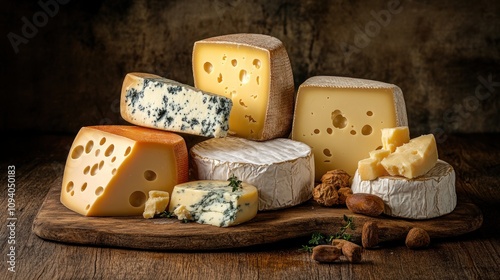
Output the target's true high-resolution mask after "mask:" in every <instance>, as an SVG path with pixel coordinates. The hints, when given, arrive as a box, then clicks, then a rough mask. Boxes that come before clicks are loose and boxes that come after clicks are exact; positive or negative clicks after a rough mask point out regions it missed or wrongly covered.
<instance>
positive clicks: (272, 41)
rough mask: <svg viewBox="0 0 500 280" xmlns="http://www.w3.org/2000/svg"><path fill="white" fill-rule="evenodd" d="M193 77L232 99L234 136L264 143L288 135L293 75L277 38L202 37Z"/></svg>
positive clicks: (196, 47) (205, 88) (231, 130)
mask: <svg viewBox="0 0 500 280" xmlns="http://www.w3.org/2000/svg"><path fill="white" fill-rule="evenodd" d="M193 76H194V83H195V86H196V87H197V88H199V89H201V90H203V91H207V92H212V93H215V94H219V95H223V96H226V97H229V98H231V99H232V102H233V107H232V109H231V114H230V116H229V134H230V135H233V136H238V137H242V138H247V139H251V140H258V141H263V140H269V139H273V138H278V137H287V136H288V133H289V132H290V129H291V124H292V115H293V102H294V101H293V100H294V83H293V74H292V68H291V65H290V61H289V58H288V54H287V52H286V50H285V47H284V46H283V44H282V42H281V41H280V40H278V39H277V38H274V37H271V36H267V35H261V34H230V35H225V36H219V37H213V38H208V39H204V40H200V41H197V42H195V44H194V48H193Z"/></svg>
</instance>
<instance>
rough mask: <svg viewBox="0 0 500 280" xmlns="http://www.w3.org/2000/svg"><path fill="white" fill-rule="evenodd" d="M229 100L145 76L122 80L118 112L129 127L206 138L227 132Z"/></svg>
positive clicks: (140, 74) (157, 77) (229, 110)
mask: <svg viewBox="0 0 500 280" xmlns="http://www.w3.org/2000/svg"><path fill="white" fill-rule="evenodd" d="M231 107H232V101H231V99H229V98H226V97H223V96H219V95H215V94H212V93H207V92H203V91H201V90H199V89H195V88H193V87H191V86H188V85H183V84H181V83H178V82H175V81H172V80H168V79H165V78H163V77H160V76H156V75H152V74H147V73H129V74H127V76H126V77H125V79H124V81H123V86H122V93H121V99H120V112H121V115H122V117H123V119H125V120H126V121H128V122H129V123H132V124H136V125H140V126H144V127H151V128H157V129H163V130H169V131H174V132H182V133H188V134H194V135H200V136H205V137H224V136H226V135H227V132H228V129H229V113H230V112H231Z"/></svg>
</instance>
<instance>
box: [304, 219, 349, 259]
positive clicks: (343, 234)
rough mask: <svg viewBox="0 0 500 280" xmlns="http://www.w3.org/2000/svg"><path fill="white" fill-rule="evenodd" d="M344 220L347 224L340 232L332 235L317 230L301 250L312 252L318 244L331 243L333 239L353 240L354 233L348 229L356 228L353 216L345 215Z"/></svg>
mask: <svg viewBox="0 0 500 280" xmlns="http://www.w3.org/2000/svg"><path fill="white" fill-rule="evenodd" d="M343 220H344V222H346V224H345V225H344V226H342V227H341V228H340V230H339V231H338V232H336V233H335V234H332V235H323V234H321V233H319V232H315V233H313V234H312V236H311V239H310V240H309V242H308V243H307V245H302V248H301V249H299V250H300V251H306V252H312V249H313V248H314V247H315V246H318V245H325V244H330V243H331V242H332V240H333V239H345V240H347V241H349V240H351V238H352V234H349V233H347V230H355V229H356V226H355V225H354V219H353V217H347V216H346V215H344V217H343Z"/></svg>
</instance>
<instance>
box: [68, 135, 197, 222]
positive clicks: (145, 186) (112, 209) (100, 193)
mask: <svg viewBox="0 0 500 280" xmlns="http://www.w3.org/2000/svg"><path fill="white" fill-rule="evenodd" d="M187 180H188V152H187V147H186V143H185V142H184V139H183V138H182V137H181V136H179V135H177V134H174V133H170V132H166V131H160V130H155V129H149V128H144V127H137V126H118V125H107V126H89V127H83V128H82V129H80V131H79V132H78V134H77V136H76V138H75V140H74V141H73V145H72V146H71V149H70V151H69V155H68V158H67V160H66V166H65V169H64V176H63V182H62V189H61V203H62V204H63V205H64V206H66V207H67V208H69V209H71V210H73V211H75V212H77V213H79V214H81V215H84V216H132V215H141V214H142V213H143V211H144V204H145V202H146V200H147V199H148V195H149V191H151V190H159V191H166V192H169V193H171V191H172V189H173V187H174V186H175V185H177V184H180V183H183V182H186V181H187Z"/></svg>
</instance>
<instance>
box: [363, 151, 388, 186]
mask: <svg viewBox="0 0 500 280" xmlns="http://www.w3.org/2000/svg"><path fill="white" fill-rule="evenodd" d="M390 154H391V152H390V151H389V150H384V149H381V150H374V151H371V152H370V157H369V158H365V159H362V160H360V161H359V162H358V173H359V176H360V177H361V180H373V179H376V178H378V177H380V176H384V175H387V174H388V173H387V171H386V170H385V168H384V167H383V166H382V164H381V163H380V162H381V161H382V160H383V159H384V158H386V157H387V156H388V155H390Z"/></svg>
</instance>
